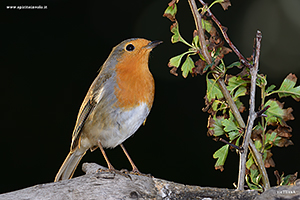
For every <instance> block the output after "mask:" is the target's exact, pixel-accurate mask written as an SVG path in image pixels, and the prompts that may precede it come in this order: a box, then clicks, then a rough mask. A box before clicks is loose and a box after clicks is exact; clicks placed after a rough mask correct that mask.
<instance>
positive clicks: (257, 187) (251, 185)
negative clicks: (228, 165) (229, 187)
mask: <svg viewBox="0 0 300 200" xmlns="http://www.w3.org/2000/svg"><path fill="white" fill-rule="evenodd" d="M246 182H247V185H248V186H249V188H250V189H251V190H257V191H259V192H263V188H262V187H261V186H260V185H254V184H252V183H250V180H249V176H248V175H246Z"/></svg>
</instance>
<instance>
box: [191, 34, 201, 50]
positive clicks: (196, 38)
mask: <svg viewBox="0 0 300 200" xmlns="http://www.w3.org/2000/svg"><path fill="white" fill-rule="evenodd" d="M192 45H193V46H195V47H197V48H200V44H199V36H198V35H195V37H194V38H193V42H192Z"/></svg>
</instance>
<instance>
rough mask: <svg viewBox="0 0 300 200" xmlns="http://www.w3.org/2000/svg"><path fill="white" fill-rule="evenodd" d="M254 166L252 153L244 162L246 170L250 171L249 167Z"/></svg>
mask: <svg viewBox="0 0 300 200" xmlns="http://www.w3.org/2000/svg"><path fill="white" fill-rule="evenodd" d="M253 164H254V160H253V157H252V153H250V154H249V158H248V161H247V162H246V167H247V169H250V167H251V166H252V165H253Z"/></svg>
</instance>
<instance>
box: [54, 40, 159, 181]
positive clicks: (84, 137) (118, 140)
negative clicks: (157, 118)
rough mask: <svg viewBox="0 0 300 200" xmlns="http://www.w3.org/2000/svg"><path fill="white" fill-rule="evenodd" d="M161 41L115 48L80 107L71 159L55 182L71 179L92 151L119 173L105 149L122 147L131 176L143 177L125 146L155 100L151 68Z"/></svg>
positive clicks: (131, 41) (120, 45) (136, 42)
mask: <svg viewBox="0 0 300 200" xmlns="http://www.w3.org/2000/svg"><path fill="white" fill-rule="evenodd" d="M160 43H162V41H152V42H151V41H149V40H146V39H141V38H132V39H127V40H125V41H123V42H121V43H120V44H118V45H117V46H115V47H114V48H113V50H112V52H111V53H110V55H109V56H108V58H107V60H106V61H105V62H104V64H103V66H102V68H101V70H100V72H99V74H98V76H97V77H96V78H95V80H94V81H93V83H92V85H91V86H90V88H89V90H88V92H87V94H86V96H85V98H84V100H83V103H82V105H81V107H80V110H79V113H78V116H77V120H76V124H75V128H74V131H73V135H72V143H71V148H70V152H69V154H68V156H67V157H66V159H65V161H64V163H63V164H62V166H61V167H60V169H59V171H58V173H57V175H56V177H55V180H54V181H55V182H56V181H60V180H65V179H69V178H71V177H72V176H73V174H74V171H75V169H76V167H77V165H78V163H79V162H80V160H81V158H82V157H83V156H84V155H85V153H86V151H87V150H88V149H90V150H91V151H94V150H95V149H97V148H98V147H99V149H100V150H101V152H102V154H103V156H104V158H105V160H106V162H107V165H108V170H109V171H117V170H115V168H114V167H113V166H112V164H111V163H110V162H109V160H108V158H107V156H106V154H105V151H104V148H115V147H116V146H118V145H120V146H121V148H122V149H123V151H124V153H125V155H126V157H127V158H128V160H129V162H130V164H131V166H132V172H133V173H137V174H140V172H139V170H138V168H137V167H136V165H135V164H134V163H133V161H132V159H131V158H130V156H129V154H128V153H127V151H126V149H125V148H124V146H123V144H122V143H123V142H124V141H125V140H126V139H127V138H129V137H130V136H131V135H133V134H134V133H135V132H136V130H137V129H138V128H139V127H140V126H141V124H142V123H143V122H144V121H145V119H146V117H147V116H148V114H149V112H150V109H151V107H152V103H153V99H154V79H153V77H152V74H151V72H150V71H149V68H148V60H149V54H150V52H151V50H152V49H153V48H154V47H156V46H157V45H158V44H160Z"/></svg>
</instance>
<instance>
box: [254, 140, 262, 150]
mask: <svg viewBox="0 0 300 200" xmlns="http://www.w3.org/2000/svg"><path fill="white" fill-rule="evenodd" d="M254 145H255V147H256V149H257V150H259V151H260V150H261V147H262V144H261V142H260V141H259V140H255V141H254Z"/></svg>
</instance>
